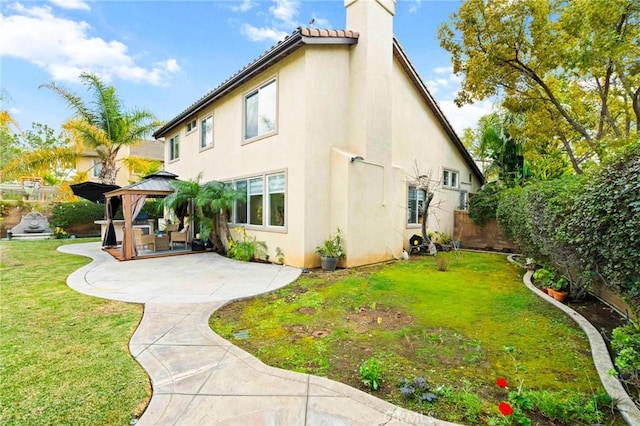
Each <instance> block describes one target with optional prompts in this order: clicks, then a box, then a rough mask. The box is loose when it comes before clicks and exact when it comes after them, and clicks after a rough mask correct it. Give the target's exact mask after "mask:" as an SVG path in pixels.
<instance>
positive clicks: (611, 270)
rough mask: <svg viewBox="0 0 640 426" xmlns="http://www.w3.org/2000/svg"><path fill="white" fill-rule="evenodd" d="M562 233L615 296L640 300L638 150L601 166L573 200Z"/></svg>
mask: <svg viewBox="0 0 640 426" xmlns="http://www.w3.org/2000/svg"><path fill="white" fill-rule="evenodd" d="M566 230H567V232H569V233H570V235H569V238H570V239H571V241H572V243H573V244H574V245H575V247H576V250H577V252H578V254H579V255H580V257H581V259H582V260H583V263H584V267H585V268H586V269H588V270H592V271H594V272H596V273H597V274H598V275H599V276H600V277H601V278H602V279H603V280H604V281H605V283H606V284H608V285H609V286H612V287H614V288H615V289H616V290H618V292H620V293H621V294H624V295H626V296H629V297H631V298H636V301H637V299H638V298H639V297H640V272H639V270H638V265H640V149H638V150H637V151H636V152H635V154H631V155H628V156H627V157H623V158H621V159H618V160H617V161H616V162H614V163H612V164H607V165H605V166H604V167H603V168H602V169H601V170H600V171H599V173H597V174H595V175H594V176H592V177H591V178H590V179H588V180H587V181H586V182H585V184H584V185H583V187H582V188H581V189H580V192H579V193H578V194H576V196H575V203H574V206H573V214H571V215H570V216H568V217H567V223H566Z"/></svg>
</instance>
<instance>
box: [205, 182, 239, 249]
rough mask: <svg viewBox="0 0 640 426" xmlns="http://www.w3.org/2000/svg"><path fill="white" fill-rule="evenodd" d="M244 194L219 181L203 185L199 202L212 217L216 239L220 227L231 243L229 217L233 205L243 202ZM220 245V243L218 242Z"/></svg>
mask: <svg viewBox="0 0 640 426" xmlns="http://www.w3.org/2000/svg"><path fill="white" fill-rule="evenodd" d="M244 196H245V195H244V193H241V192H238V191H236V190H235V189H234V188H233V186H231V185H229V184H226V183H224V182H219V181H211V182H208V183H207V184H205V185H204V187H203V188H202V194H201V197H200V199H199V201H200V202H201V203H202V205H203V207H204V206H206V207H208V209H209V210H210V211H211V212H212V213H213V216H214V232H215V234H216V235H215V237H216V238H218V235H219V231H220V228H221V227H222V228H223V230H224V233H225V237H226V238H227V241H233V237H232V236H231V231H230V230H229V215H228V212H229V211H231V209H232V208H233V205H234V204H235V202H236V201H238V200H243V198H244ZM220 243H221V242H220Z"/></svg>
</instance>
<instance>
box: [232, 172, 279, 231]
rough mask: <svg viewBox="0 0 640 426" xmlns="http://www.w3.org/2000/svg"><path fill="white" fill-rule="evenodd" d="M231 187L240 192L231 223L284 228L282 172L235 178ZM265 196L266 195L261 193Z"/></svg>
mask: <svg viewBox="0 0 640 426" xmlns="http://www.w3.org/2000/svg"><path fill="white" fill-rule="evenodd" d="M233 185H234V188H235V189H236V191H238V192H239V193H241V194H243V195H244V197H242V198H243V199H242V200H236V202H235V204H234V209H233V210H234V211H233V214H232V215H229V217H230V218H233V222H234V223H235V224H239V225H242V224H245V225H253V226H262V227H265V226H267V227H272V228H273V227H279V228H284V227H285V224H286V189H287V178H286V174H285V173H284V172H280V173H273V174H265V175H260V176H254V177H249V178H246V179H238V180H235V181H234V182H233ZM265 195H266V196H265Z"/></svg>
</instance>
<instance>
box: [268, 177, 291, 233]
mask: <svg viewBox="0 0 640 426" xmlns="http://www.w3.org/2000/svg"><path fill="white" fill-rule="evenodd" d="M285 186H286V179H285V176H284V173H279V174H277V175H270V176H267V193H268V194H269V196H268V197H267V204H268V205H267V214H268V215H269V217H268V219H267V224H268V225H269V226H284V224H285V221H284V219H285V217H284V213H285V205H286V204H285V189H286V188H285Z"/></svg>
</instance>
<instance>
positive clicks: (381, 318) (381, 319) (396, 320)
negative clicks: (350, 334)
mask: <svg viewBox="0 0 640 426" xmlns="http://www.w3.org/2000/svg"><path fill="white" fill-rule="evenodd" d="M345 319H346V320H347V322H346V325H348V326H349V327H350V328H352V329H353V330H354V331H356V332H357V333H366V332H368V331H370V330H371V329H373V328H376V329H387V330H396V329H398V328H401V327H404V326H407V325H410V324H411V316H410V315H408V314H406V313H405V312H401V311H399V310H397V309H391V308H382V307H378V308H376V309H374V310H372V309H371V308H370V307H367V306H363V307H361V308H359V309H358V312H356V313H355V314H350V315H347V316H346V317H345Z"/></svg>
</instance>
